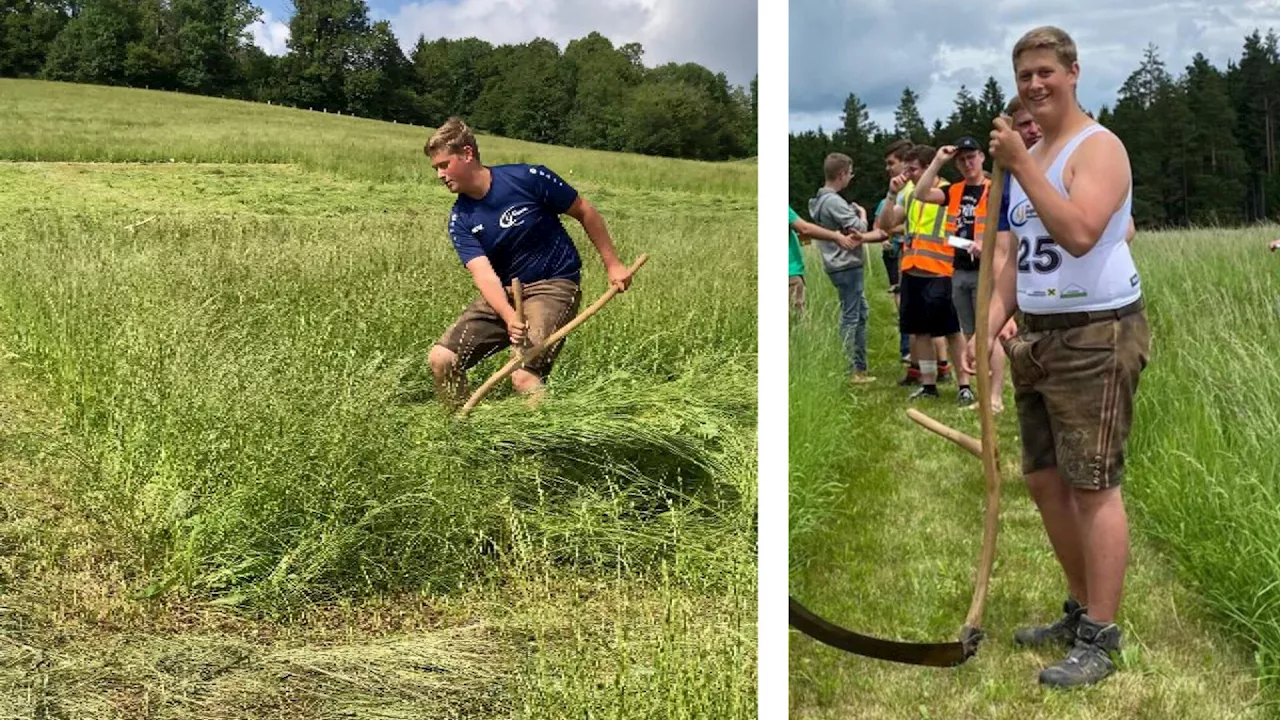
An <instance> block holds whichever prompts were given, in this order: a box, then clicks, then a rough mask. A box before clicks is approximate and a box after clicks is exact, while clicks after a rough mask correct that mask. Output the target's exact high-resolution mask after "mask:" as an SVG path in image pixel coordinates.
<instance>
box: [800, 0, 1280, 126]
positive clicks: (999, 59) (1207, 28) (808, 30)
mask: <svg viewBox="0 0 1280 720" xmlns="http://www.w3.org/2000/svg"><path fill="white" fill-rule="evenodd" d="M1039 25H1056V26H1058V27H1060V28H1062V29H1064V30H1066V31H1067V32H1068V33H1069V34H1071V36H1072V38H1073V39H1074V40H1075V41H1076V45H1077V46H1078V48H1079V51H1080V86H1079V93H1080V100H1081V102H1082V103H1083V104H1084V106H1085V107H1086V108H1088V109H1090V110H1095V111H1096V110H1097V109H1098V108H1099V107H1101V106H1102V105H1103V104H1104V103H1105V104H1108V105H1112V106H1114V105H1115V98H1116V93H1117V92H1118V91H1119V89H1120V86H1121V85H1122V84H1123V83H1124V81H1125V78H1127V77H1128V76H1129V74H1130V73H1132V72H1133V71H1134V70H1136V69H1137V67H1138V63H1139V62H1141V60H1142V55H1143V51H1144V49H1145V48H1146V46H1147V44H1148V43H1155V44H1156V46H1157V47H1158V48H1159V51H1160V56H1161V58H1162V59H1163V60H1164V62H1165V67H1166V68H1167V69H1168V70H1169V71H1170V72H1171V73H1172V74H1173V75H1175V76H1176V75H1178V74H1179V73H1180V72H1182V71H1183V69H1185V68H1186V66H1187V65H1189V64H1190V63H1191V58H1192V56H1193V55H1194V54H1195V53H1196V52H1197V51H1199V52H1202V53H1204V55H1205V57H1207V58H1209V60H1210V62H1212V63H1213V64H1214V65H1215V66H1217V67H1218V69H1220V70H1225V69H1226V66H1227V60H1228V59H1235V60H1239V58H1240V52H1241V48H1242V47H1243V45H1244V37H1245V35H1247V34H1249V33H1250V32H1251V31H1252V30H1253V29H1254V28H1255V27H1256V28H1258V29H1259V30H1261V32H1262V33H1263V34H1264V35H1265V34H1266V32H1267V29H1268V28H1269V27H1275V28H1278V29H1280V0H1233V1H1231V2H1215V3H1212V4H1209V3H1202V2H1194V1H1186V0H1176V1H1169V0H1129V1H1128V2H1124V3H1119V2H1116V1H1115V0H1072V2H1071V3H1069V4H1061V3H1059V4H1053V3H1045V2H1043V1H1042V0H988V1H987V2H983V3H980V4H979V3H956V2H954V1H952V0H947V1H945V2H944V1H943V0H920V1H917V0H913V2H911V3H906V4H904V3H902V2H890V0H858V1H857V2H856V3H851V2H848V0H791V2H790V6H789V28H790V46H789V47H790V50H789V55H788V59H789V64H788V66H789V73H788V74H789V87H790V91H789V95H790V106H789V111H790V121H789V125H790V128H791V130H792V131H800V130H811V129H815V128H817V127H818V126H821V127H822V128H824V129H825V130H828V131H830V130H831V129H832V128H835V127H838V126H839V124H840V114H841V110H842V108H843V106H844V100H845V97H847V96H848V94H849V93H850V92H853V93H856V94H857V95H858V97H859V98H860V99H861V100H862V101H863V102H864V103H865V104H866V105H867V106H868V108H869V110H870V111H871V119H872V120H874V121H876V122H877V123H878V124H880V125H881V126H882V127H886V128H889V127H892V126H893V111H894V108H896V107H897V106H898V100H899V99H900V98H901V96H902V88H903V87H905V86H908V85H910V86H911V88H912V89H913V90H914V91H915V92H916V93H917V94H918V95H920V96H921V101H920V110H921V114H922V115H923V116H924V118H925V122H927V123H929V124H930V125H932V124H933V121H934V119H936V118H940V119H942V120H943V121H944V122H945V121H946V118H947V116H948V115H950V114H951V109H952V107H954V103H953V100H954V98H955V95H956V92H957V91H958V90H959V89H960V86H961V85H962V84H963V85H965V86H967V87H968V88H969V89H970V90H971V91H973V93H974V94H975V95H977V94H978V93H979V92H980V90H981V87H982V84H983V83H984V82H985V81H986V78H987V76H994V77H995V78H996V80H997V81H999V82H1000V84H1001V86H1002V87H1003V89H1004V91H1005V97H1009V96H1010V95H1011V94H1012V93H1013V90H1014V86H1013V65H1012V60H1011V59H1010V52H1011V51H1012V49H1013V45H1014V43H1015V42H1017V39H1018V38H1019V37H1020V36H1021V35H1022V34H1023V33H1024V32H1026V31H1027V30H1030V29H1031V28H1034V27H1036V26H1039Z"/></svg>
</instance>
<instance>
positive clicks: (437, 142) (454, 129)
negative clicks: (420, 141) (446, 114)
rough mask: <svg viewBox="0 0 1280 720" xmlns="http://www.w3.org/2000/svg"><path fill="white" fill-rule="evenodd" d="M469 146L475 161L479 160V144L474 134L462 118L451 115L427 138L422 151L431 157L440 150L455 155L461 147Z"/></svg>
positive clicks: (460, 150)
mask: <svg viewBox="0 0 1280 720" xmlns="http://www.w3.org/2000/svg"><path fill="white" fill-rule="evenodd" d="M468 146H470V147H471V151H472V153H474V154H475V156H476V161H477V162H479V161H480V146H479V145H477V144H476V136H475V134H474V133H472V132H471V126H470V125H467V124H466V123H465V122H463V121H462V118H458V117H451V118H449V119H448V120H446V121H445V123H444V124H443V125H441V126H440V127H439V128H438V129H437V130H436V131H435V132H434V133H431V138H430V139H429V140H427V144H426V146H425V147H424V148H422V151H423V152H425V153H426V154H427V157H431V156H433V155H435V154H436V153H438V152H440V151H442V150H448V151H449V152H451V153H453V154H454V155H457V154H459V153H461V152H462V148H464V147H468Z"/></svg>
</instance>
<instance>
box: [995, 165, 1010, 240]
mask: <svg viewBox="0 0 1280 720" xmlns="http://www.w3.org/2000/svg"><path fill="white" fill-rule="evenodd" d="M1012 179H1013V175H1011V174H1010V173H1009V171H1007V170H1006V171H1005V173H1004V192H1003V193H1001V194H1000V222H999V223H997V224H996V230H999V231H1000V232H1008V231H1009V182H1010V181H1011V180H1012Z"/></svg>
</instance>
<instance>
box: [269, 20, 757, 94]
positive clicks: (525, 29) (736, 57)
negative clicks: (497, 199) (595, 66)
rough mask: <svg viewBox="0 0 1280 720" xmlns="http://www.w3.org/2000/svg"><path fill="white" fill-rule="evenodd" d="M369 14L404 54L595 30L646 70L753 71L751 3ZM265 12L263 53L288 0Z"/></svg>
mask: <svg viewBox="0 0 1280 720" xmlns="http://www.w3.org/2000/svg"><path fill="white" fill-rule="evenodd" d="M369 5H370V13H369V14H370V17H371V18H373V19H374V20H383V19H385V20H389V21H391V29H392V31H393V32H395V35H396V37H397V38H398V39H399V40H400V45H401V46H402V47H403V48H404V49H405V52H406V53H407V52H408V51H409V50H410V49H411V48H412V47H413V45H414V43H416V42H417V40H418V36H419V35H423V36H425V37H426V38H427V39H428V40H434V39H436V38H441V37H447V38H464V37H478V38H481V39H483V40H488V41H489V42H491V43H494V44H495V45H502V44H511V43H522V42H527V41H529V40H532V39H534V38H535V37H544V38H546V39H548V40H552V41H554V42H556V43H557V44H558V45H560V47H561V49H563V48H564V46H565V45H566V44H568V42H569V41H570V40H573V39H576V38H580V37H583V36H585V35H587V34H588V33H590V32H591V31H593V30H595V31H598V32H599V33H601V34H602V35H604V36H605V37H607V38H609V39H610V40H611V41H612V42H613V44H614V46H615V47H616V46H619V45H624V44H626V43H631V42H638V43H640V44H641V45H642V46H643V47H644V63H645V65H647V66H649V67H653V66H655V65H661V64H663V63H668V62H680V63H684V62H694V63H698V64H699V65H702V66H704V67H706V68H709V69H710V70H712V71H713V72H718V73H719V72H723V73H724V74H725V76H726V77H728V79H729V82H730V83H732V84H734V85H744V86H745V85H747V84H749V83H750V82H751V78H752V77H753V76H754V75H755V74H756V15H757V13H756V1H755V0H436V1H435V2H393V1H389V0H383V1H382V2H371V3H369ZM259 7H262V8H263V11H264V14H263V18H262V20H261V21H259V22H257V23H254V24H253V25H252V26H250V32H252V33H253V38H254V42H255V43H256V44H257V45H258V46H259V47H261V48H263V49H264V50H266V51H267V52H269V53H272V54H275V55H279V54H283V53H284V52H285V50H286V49H287V48H286V47H285V44H284V43H285V40H287V38H288V36H289V28H288V25H287V23H288V19H289V17H290V15H291V14H292V6H291V5H290V4H289V3H288V0H267V1H265V2H260V3H259Z"/></svg>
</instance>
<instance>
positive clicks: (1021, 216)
mask: <svg viewBox="0 0 1280 720" xmlns="http://www.w3.org/2000/svg"><path fill="white" fill-rule="evenodd" d="M1037 217H1039V216H1038V215H1036V209H1035V208H1034V207H1032V206H1031V201H1030V200H1023V201H1022V202H1020V203H1018V204H1017V205H1015V206H1014V208H1013V211H1012V212H1010V213H1009V221H1010V222H1012V223H1013V226H1014V227H1022V226H1023V225H1026V224H1027V221H1028V220H1034V219H1036V218H1037Z"/></svg>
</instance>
